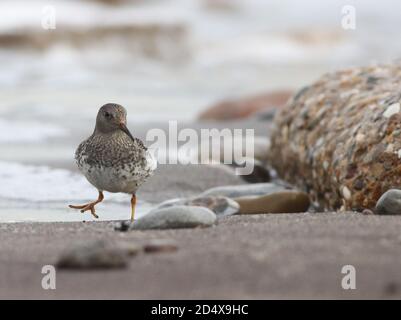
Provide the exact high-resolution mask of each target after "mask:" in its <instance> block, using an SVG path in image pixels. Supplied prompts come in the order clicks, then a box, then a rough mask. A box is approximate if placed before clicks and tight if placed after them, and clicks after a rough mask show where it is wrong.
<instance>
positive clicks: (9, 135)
mask: <svg viewBox="0 0 401 320" xmlns="http://www.w3.org/2000/svg"><path fill="white" fill-rule="evenodd" d="M342 5H343V4H342V3H340V2H338V1H331V2H330V3H327V4H326V3H325V4H322V3H318V2H316V1H314V0H307V1H303V2H302V3H297V2H294V1H291V0H281V1H277V2H275V1H264V0H252V1H243V0H236V1H231V0H230V1H228V0H227V1H226V0H219V1H214V0H213V1H210V0H191V1H189V0H166V1H164V0H163V1H159V0H155V1H139V0H135V1H111V2H110V3H109V1H84V0H76V1H70V0H60V1H58V2H57V4H54V5H53V4H52V5H50V6H48V4H47V3H45V2H44V1H42V0H32V1H29V4H28V3H27V2H26V1H23V0H13V1H11V0H4V1H2V2H1V4H0V17H1V18H2V19H0V58H1V61H2V73H1V74H0V87H1V90H0V151H1V152H0V260H1V261H0V299H12V298H17V299H91V298H93V299H270V298H273V299H298V298H302V299H331V298H336V299H337V298H339V299H360V298H368V299H371V298H380V299H381V298H390V299H393V298H396V299H397V298H401V271H400V264H401V254H400V253H401V236H400V230H401V229H400V228H401V220H400V219H399V217H397V216H396V215H393V216H379V215H369V214H362V213H356V212H348V211H347V212H341V213H340V212H331V211H330V212H315V211H316V210H315V208H316V207H315V208H313V206H309V205H310V198H309V195H310V193H309V195H308V194H307V193H306V192H310V190H300V189H299V190H291V191H294V193H297V195H298V196H300V195H301V196H304V199H305V198H306V201H304V203H303V205H304V206H305V208H304V207H302V208H303V209H302V210H300V211H301V212H302V213H294V214H288V213H286V214H271V213H270V214H268V213H266V212H264V211H263V212H260V214H255V215H251V214H238V213H239V212H240V210H242V209H243V208H242V209H241V208H240V206H241V205H239V204H238V203H236V202H235V201H234V200H233V199H228V200H230V201H232V202H234V205H237V209H236V210H237V211H236V212H235V213H236V214H235V215H232V216H218V217H217V216H216V215H215V214H214V213H215V212H211V211H210V212H207V213H210V214H211V215H212V217H213V219H215V220H217V222H216V223H215V224H214V222H213V223H210V224H209V227H207V228H199V227H196V228H192V229H169V230H142V231H140V230H129V231H126V232H122V231H118V230H115V228H116V227H118V226H120V223H121V221H126V220H128V219H129V218H130V195H127V194H109V193H106V194H105V201H104V202H103V203H101V204H99V205H98V206H97V208H96V210H97V211H96V212H97V214H98V215H99V217H100V219H98V220H97V219H95V218H94V217H92V216H91V215H90V213H85V214H82V213H80V212H79V211H74V210H71V209H70V208H68V205H70V204H75V205H77V204H82V203H85V202H88V201H93V200H94V199H96V197H97V195H98V193H97V190H96V189H95V188H94V187H93V186H92V185H91V184H90V183H89V182H88V181H87V180H86V179H85V177H84V176H83V175H82V174H81V173H80V172H79V171H78V169H77V166H76V164H75V161H74V153H75V150H76V148H77V146H78V145H79V144H80V143H81V142H82V141H83V140H84V139H85V138H87V137H88V136H90V135H91V134H92V133H93V130H94V126H95V117H96V114H97V112H98V110H99V107H101V106H102V105H104V104H106V103H109V102H113V103H118V104H121V105H123V106H124V107H125V108H126V109H127V112H128V128H129V130H130V131H131V132H132V134H133V135H134V136H135V137H137V138H139V139H141V140H143V142H144V143H145V145H147V146H149V145H151V144H152V141H150V140H151V139H149V138H148V133H149V132H150V131H152V130H159V132H162V133H165V134H166V136H169V135H170V134H171V133H170V131H169V130H170V128H171V121H172V122H173V125H174V126H175V125H176V126H177V128H176V129H177V131H182V130H184V129H188V130H189V131H191V132H192V133H194V134H195V135H196V136H199V135H200V132H201V130H202V129H216V130H223V129H224V130H228V132H230V133H232V132H234V130H242V132H245V130H247V129H252V130H253V134H254V136H255V137H256V139H259V140H258V141H259V142H260V143H261V144H258V148H257V150H255V151H256V152H257V153H258V154H262V155H263V156H262V158H263V159H259V158H257V157H256V156H255V155H253V156H252V157H251V158H254V159H256V161H257V162H258V163H259V164H260V165H259V167H258V168H259V169H260V170H262V173H260V172H258V171H255V172H258V174H260V176H257V174H256V173H255V175H256V180H257V182H266V181H267V180H269V179H270V178H271V180H272V181H273V183H278V182H280V183H282V184H281V185H280V187H283V186H284V184H285V183H284V182H283V181H282V180H280V181H279V180H278V178H277V175H276V172H275V171H274V170H271V169H272V167H271V165H270V164H271V163H273V162H274V161H270V163H269V160H268V159H270V160H271V159H275V160H276V162H278V163H279V164H282V163H285V161H283V158H280V157H278V154H280V152H281V150H284V149H288V150H289V151H290V152H289V153H290V154H291V152H292V151H294V150H295V151H296V152H299V153H302V154H303V155H305V157H303V158H301V157H300V158H301V159H303V160H305V159H306V160H305V161H304V163H306V164H309V163H312V161H310V162H308V161H309V160H310V157H309V156H310V155H313V151H314V150H313V149H314V146H315V144H314V143H313V144H312V143H310V140H308V139H307V138H302V139H301V140H302V141H301V142H302V143H301V142H298V143H294V140H296V139H289V140H288V141H287V140H286V141H285V142H284V143H285V145H278V146H276V151H277V150H279V151H277V152H276V153H275V154H270V153H269V151H268V150H269V148H268V146H269V145H270V136H271V135H272V125H273V116H274V114H275V113H274V112H275V111H277V110H279V109H280V108H282V107H283V106H284V104H285V103H284V102H285V101H287V100H288V97H290V96H291V95H292V94H293V93H295V92H297V91H298V90H299V89H300V88H303V87H305V86H308V87H311V86H310V85H311V84H312V83H313V82H314V81H315V80H316V79H318V78H319V77H320V76H321V75H322V74H325V73H327V72H330V71H333V70H338V69H342V68H353V67H355V66H360V65H370V64H373V65H375V64H376V63H377V62H378V61H380V62H389V61H393V60H394V59H399V56H400V54H401V46H400V44H399V41H397V39H398V27H397V26H398V22H399V16H398V11H397V10H396V9H397V8H399V5H395V4H394V3H393V2H392V1H389V0H384V2H383V3H382V4H381V5H380V7H379V6H377V4H376V2H374V1H366V3H365V1H364V4H363V5H362V4H358V6H356V7H357V13H358V15H357V17H358V19H357V25H358V28H355V29H352V30H350V29H347V28H344V25H343V23H342V22H343V19H342V18H343V11H342V9H344V8H342ZM56 13H57V14H56ZM76 13H79V14H76ZM382 76H383V77H385V75H382V74H379V77H378V78H377V79H376V78H372V77H367V80H366V82H367V83H368V82H369V84H371V85H374V83H376V81H378V80H379V79H380V78H381V77H382ZM354 78H355V77H354ZM354 78H353V79H354ZM372 79H373V80H372ZM343 80H344V79H342V78H341V79H339V80H338V81H336V83H339V84H341V83H342V81H343ZM372 83H373V84H372ZM394 83H396V82H394ZM330 88H331V87H330ZM333 88H334V89H333ZM333 88H331V89H330V92H331V93H332V94H333V96H336V95H337V94H338V93H340V94H339V96H340V95H341V90H342V89H341V87H339V86H334V87H333ZM342 88H343V87H342ZM349 89H350V91H349V94H350V96H352V95H353V94H354V92H352V83H351V84H350V86H349ZM386 90H387V89H386ZM386 90H385V91H386ZM394 91H397V92H395V93H397V94H398V89H397V90H394ZM369 92H370V91H369V90H368V93H369ZM364 93H365V92H362V97H364V96H363V94H364ZM272 95H274V96H275V99H273V98H272ZM283 96H285V97H286V99H285V101H281V100H283ZM294 97H295V96H294ZM324 97H325V92H323V93H322V94H321V95H319V96H318V97H311V99H306V101H305V106H308V104H313V101H314V98H316V99H317V100H319V101H320V100H321V99H323V98H324ZM320 98H321V99H320ZM394 99H396V100H394V101H393V102H397V101H398V102H399V96H397V95H396V96H395V98H394ZM360 100H361V101H362V102H364V101H365V99H360ZM277 101H280V103H278V102H277ZM366 101H370V100H366ZM366 101H365V102H366ZM372 101H373V100H372ZM281 102H282V103H281ZM362 102H361V103H362ZM398 102H397V103H394V104H395V107H396V110H401V106H400V104H399V103H398ZM366 103H367V102H366ZM372 103H373V102H372ZM316 105H317V106H320V105H319V104H316ZM364 105H365V104H364V103H363V106H364ZM327 106H328V107H331V106H332V105H331V104H330V103H328V104H327ZM340 106H341V107H342V106H343V105H342V104H341V105H340ZM216 107H218V108H216ZM299 107H300V109H301V108H303V107H304V104H302V105H300V106H299ZM392 108H393V109H394V106H392ZM216 110H217V111H218V112H216ZM210 111H211V112H210ZM390 111H391V110H390ZM369 112H370V111H369ZM397 112H398V111H397ZM400 112H401V111H400ZM361 114H362V113H361ZM216 115H218V116H216ZM298 116H299V114H296V115H295V116H294V118H295V120H294V121H293V123H295V124H296V122H297V121H296V119H297V117H298ZM302 117H305V119H306V118H308V117H309V116H308V114H307V113H302ZM311 118H316V119H315V120H316V121H319V119H318V117H317V116H315V115H312V116H311ZM344 118H348V115H345V116H344ZM286 119H287V118H285V119H284V120H286ZM302 119H303V118H302ZM328 120H330V119H328ZM120 125H121V123H120ZM300 127H302V126H300ZM305 128H309V127H308V126H305ZM327 128H328V127H327ZM323 129H326V127H325V124H323ZM335 129H337V127H336V126H334V131H332V132H334V135H337V133H338V132H337V131H336V130H335ZM308 130H309V129H308ZM328 130H329V129H328ZM357 130H359V128H357V127H356V129H355V132H356V131H357ZM279 131H280V132H283V136H284V137H287V133H288V127H287V123H286V121H283V128H282V130H279ZM297 132H298V131H297V128H294V130H293V131H292V132H291V133H292V134H294V136H293V137H299V136H298V135H297ZM322 132H324V130H322ZM400 132H401V129H400ZM316 135H317V138H321V137H320V135H323V134H321V133H319V134H316ZM302 137H303V136H302ZM362 138H363V137H362ZM362 138H361V139H359V140H360V141H362V140H363V139H362ZM174 139H175V140H179V139H177V137H175V138H173V140H174ZM273 140H274V139H273ZM321 141H323V140H321ZM175 142H177V141H175ZM323 142H324V141H323ZM323 142H322V145H324V144H326V143H325V142H324V143H323ZM183 143H184V141H182V140H180V141H178V142H177V144H178V146H180V145H182V144H183ZM303 143H305V146H304V145H303ZM327 144H328V143H327ZM255 145H257V144H255ZM316 145H317V144H316ZM248 146H249V145H248ZM336 146H337V144H336V143H333V145H332V147H333V148H334V147H336ZM282 147H283V148H282ZM387 147H388V148H387ZM393 147H394V146H391V148H390V146H387V145H386V150H390V151H389V152H391V153H392V156H393V157H395V154H396V153H394V151H397V150H395V149H394V150H393ZM394 148H395V147H394ZM242 150H244V149H242ZM288 150H287V151H288ZM350 150H351V151H352V150H353V147H352V148H350ZM159 151H160V152H161V154H163V153H164V154H169V155H170V152H172V153H174V152H175V150H174V148H171V146H170V145H169V146H165V147H162V148H160V149H159ZM347 151H349V150H347ZM379 151H380V150H379ZM397 152H398V153H397V156H398V158H400V157H401V149H399V150H398V151H397ZM327 154H329V152H328V153H327ZM347 154H348V153H343V155H347ZM274 157H276V158H274ZM300 158H298V159H300ZM348 158H351V157H348ZM292 159H293V158H290V157H285V156H284V160H288V161H289V162H290V163H291V165H293V167H294V168H293V170H286V168H281V171H282V172H283V173H285V174H287V173H288V174H289V175H290V178H293V177H292V176H291V175H296V174H298V176H299V177H300V179H299V180H300V181H301V183H302V182H304V181H303V180H305V179H303V177H302V174H300V172H297V170H298V169H299V161H293V160H292ZM214 160H215V159H214ZM219 160H221V159H219ZM397 161H398V159H397ZM233 162H234V161H232V163H229V164H228V165H223V164H221V163H219V164H213V165H212V164H187V165H185V164H159V166H158V169H157V171H156V172H155V174H154V176H152V177H151V178H150V179H149V180H148V181H147V182H146V183H145V184H144V185H143V186H142V187H141V188H140V189H139V191H138V193H137V197H138V203H137V211H136V218H137V219H141V218H143V217H146V215H147V214H148V213H149V212H150V211H151V210H153V209H155V208H156V207H157V206H158V205H159V204H160V203H161V202H163V201H166V200H171V199H176V198H187V199H188V198H192V197H196V196H198V195H200V194H201V193H203V192H205V191H207V190H208V189H210V188H213V187H218V186H228V185H230V186H234V187H233V188H235V189H237V188H238V186H240V185H241V186H243V185H247V186H251V184H250V183H249V181H250V180H247V181H246V180H245V179H244V178H241V177H240V176H238V175H235V174H234V166H235V165H238V163H233ZM333 162H334V161H333ZM324 164H325V162H323V164H322V165H319V169H322V168H324V167H325V165H324ZM279 166H280V165H279ZM327 166H328V164H327ZM383 166H384V165H383ZM389 166H390V165H389V164H387V167H389ZM277 167H278V166H276V169H277V172H278V171H279V170H278V168H277ZM310 168H312V169H316V168H315V167H313V166H312V167H310ZM310 168H309V167H308V169H310ZM351 168H353V167H351ZM379 169H380V170H381V168H379ZM366 170H367V171H369V170H370V168H367V169H366ZM305 171H306V170H305ZM311 171H313V170H311ZM351 171H352V170H351ZM353 171H355V170H353ZM285 174H283V176H285ZM313 174H314V171H313V172H311V176H313ZM325 174H326V173H325ZM267 176H268V177H269V179H267V178H266V177H267ZM322 176H323V175H322ZM333 176H334V175H333ZM333 176H332V175H329V174H327V177H328V180H327V181H328V184H329V183H330V181H331V180H330V179H332V178H333ZM254 178H255V177H254ZM258 179H259V180H258ZM372 180H374V182H375V183H376V182H377V181H376V180H378V179H376V180H375V179H372ZM253 182H255V181H253ZM312 184H313V181H312V182H310V183H309V185H312ZM298 185H299V184H298ZM322 185H323V186H322V189H325V187H326V185H325V183H322ZM274 186H278V184H275V185H274ZM283 188H287V185H285V187H283ZM283 188H282V189H280V191H283ZM300 188H301V187H300ZM308 188H309V186H307V188H304V189H308ZM341 190H346V191H348V192H345V193H344V192H343V193H342V195H343V196H344V197H345V196H346V195H349V198H351V194H350V192H351V191H350V189H344V188H342V189H341ZM286 191H288V190H286ZM334 192H338V190H337V189H335V191H334ZM278 193H279V196H278V197H282V196H283V193H280V192H278ZM400 193H401V192H400ZM289 194H290V196H291V195H292V194H291V192H288V193H286V196H289ZM340 195H341V194H340ZM245 196H255V194H252V193H250V194H246V195H245ZM257 196H259V198H258V199H259V200H260V199H262V200H261V201H262V202H263V201H266V198H264V197H265V196H270V194H262V195H261V194H258V195H257ZM325 196H327V197H330V194H329V193H327V194H325ZM231 198H235V197H231ZM276 199H277V198H276ZM283 199H284V200H283ZM285 199H287V198H281V204H282V203H283V202H286V201H285ZM298 199H300V198H299V197H298ZM400 199H401V195H400ZM192 200H193V199H192ZM214 200H216V198H214ZM237 200H238V199H237ZM246 200H247V201H249V200H250V201H252V199H246ZM226 201H227V198H226ZM273 202H274V201H273ZM279 202H280V201H279ZM294 202H296V201H294ZM305 202H306V205H305ZM399 202H400V207H401V200H400V201H399ZM227 203H228V202H227ZM243 203H244V202H242V204H243ZM245 203H246V201H245ZM213 204H215V203H213ZM259 204H260V202H259ZM264 204H265V203H264ZM296 204H297V205H298V204H299V202H297V203H296ZM242 206H243V205H242ZM308 206H309V211H308V210H307V208H308ZM192 208H193V207H192ZM331 208H333V207H331ZM350 208H351V209H350V210H354V209H355V207H350ZM196 209H199V208H196ZM202 209H203V208H202ZM231 209H232V207H231ZM204 210H206V209H204ZM347 210H348V209H347ZM208 211H209V210H208ZM259 211H260V210H259ZM305 211H308V212H305ZM321 211H323V210H321ZM269 212H276V211H269ZM285 212H292V211H285ZM297 212H299V211H297ZM242 213H243V212H242ZM365 213H366V212H365ZM370 213H373V212H370ZM398 213H399V212H396V214H398ZM216 214H217V213H216ZM217 215H218V214H217ZM223 215H224V214H223ZM213 221H214V220H213ZM181 222H182V221H181ZM96 240H102V241H107V242H112V243H114V244H117V245H118V246H122V247H129V246H132V247H135V248H137V249H138V250H139V253H137V254H136V255H134V256H132V257H130V258H129V262H128V265H127V266H126V267H125V268H120V269H107V270H106V269H101V270H93V269H90V268H89V269H87V270H65V269H62V268H58V267H57V269H56V272H57V277H56V279H57V288H56V290H45V289H43V288H42V285H41V281H42V278H43V276H44V275H43V274H42V273H41V271H42V267H43V266H45V265H52V266H53V265H56V264H57V263H58V262H59V261H60V257H61V256H62V255H63V253H64V252H65V250H66V249H69V248H71V247H76V246H78V245H82V244H88V243H92V242H93V241H96ZM154 240H157V241H159V242H161V243H173V244H174V246H175V250H171V251H169V250H166V252H154V253H148V252H145V251H146V250H145V249H144V247H146V245H148V244H149V243H150V242H152V241H154ZM161 251H163V250H161ZM348 265H351V266H353V267H355V269H356V270H357V273H356V289H354V290H345V289H344V288H343V285H342V280H343V278H344V274H343V273H342V269H343V267H344V266H348Z"/></svg>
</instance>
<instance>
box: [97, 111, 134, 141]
mask: <svg viewBox="0 0 401 320" xmlns="http://www.w3.org/2000/svg"><path fill="white" fill-rule="evenodd" d="M118 130H121V131H123V132H125V133H126V134H127V135H128V136H129V137H130V138H131V139H132V140H134V138H133V136H132V134H131V132H130V131H129V130H128V128H127V111H126V110H125V108H124V107H123V106H121V105H119V104H116V103H107V104H105V105H104V106H102V107H101V108H100V109H99V112H98V114H97V118H96V129H95V131H97V132H100V133H113V132H115V131H118Z"/></svg>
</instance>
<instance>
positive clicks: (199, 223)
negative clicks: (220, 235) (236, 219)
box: [131, 206, 216, 230]
mask: <svg viewBox="0 0 401 320" xmlns="http://www.w3.org/2000/svg"><path fill="white" fill-rule="evenodd" d="M215 223H216V215H215V213H214V212H213V211H211V210H209V209H207V208H204V207H195V206H173V207H169V208H164V209H154V210H152V211H151V212H149V213H148V214H146V215H145V216H143V217H142V218H139V219H138V220H136V221H135V222H134V223H133V224H132V225H131V229H133V230H148V229H180V228H196V227H210V226H212V225H214V224H215Z"/></svg>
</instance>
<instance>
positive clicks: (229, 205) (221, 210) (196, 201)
mask: <svg viewBox="0 0 401 320" xmlns="http://www.w3.org/2000/svg"><path fill="white" fill-rule="evenodd" d="M172 206H196V207H205V208H208V209H210V210H212V211H213V212H214V213H215V214H216V215H217V216H218V217H223V216H230V215H233V214H237V213H238V212H239V204H238V203H236V202H235V201H234V200H233V199H230V198H227V197H213V196H210V197H196V198H178V199H172V200H167V201H165V202H162V203H161V204H160V205H159V206H158V207H157V209H162V208H169V207H172Z"/></svg>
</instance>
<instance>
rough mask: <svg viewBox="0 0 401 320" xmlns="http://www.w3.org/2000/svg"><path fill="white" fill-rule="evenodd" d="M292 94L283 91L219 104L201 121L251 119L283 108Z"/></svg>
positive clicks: (212, 107)
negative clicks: (264, 112)
mask: <svg viewBox="0 0 401 320" xmlns="http://www.w3.org/2000/svg"><path fill="white" fill-rule="evenodd" d="M291 94H292V92H291V91H287V90H283V91H275V92H268V93H265V94H261V95H257V96H253V97H246V98H242V99H238V100H227V101H222V102H219V103H217V104H215V105H213V106H211V107H209V108H208V109H206V110H205V111H204V112H203V113H201V114H200V115H199V119H200V120H232V119H241V118H246V117H249V116H250V115H252V114H256V113H258V112H262V111H266V110H269V111H270V110H275V109H277V108H280V107H282V106H283V105H284V104H285V103H286V102H287V100H288V99H289V98H290V96H291Z"/></svg>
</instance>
